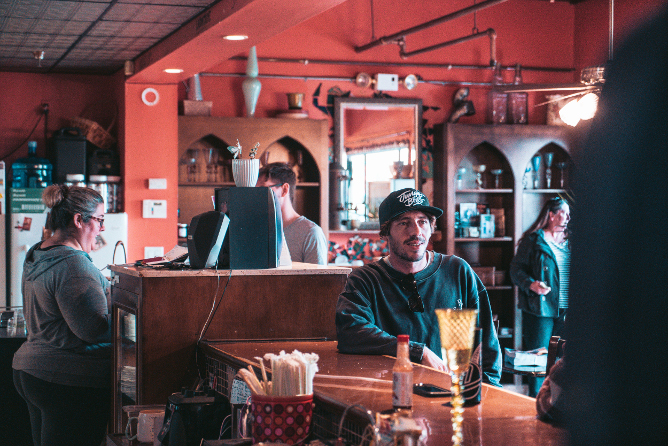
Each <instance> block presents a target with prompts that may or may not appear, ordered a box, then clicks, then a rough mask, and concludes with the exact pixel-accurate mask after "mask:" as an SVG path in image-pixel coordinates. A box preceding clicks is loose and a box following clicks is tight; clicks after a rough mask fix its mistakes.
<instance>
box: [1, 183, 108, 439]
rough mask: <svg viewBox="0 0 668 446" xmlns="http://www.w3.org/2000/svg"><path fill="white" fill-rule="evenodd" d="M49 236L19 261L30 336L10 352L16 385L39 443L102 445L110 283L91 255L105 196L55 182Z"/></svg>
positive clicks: (47, 193)
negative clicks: (18, 347)
mask: <svg viewBox="0 0 668 446" xmlns="http://www.w3.org/2000/svg"><path fill="white" fill-rule="evenodd" d="M42 200H43V201H44V204H46V206H47V207H49V208H51V211H50V213H49V217H48V219H47V227H49V228H51V229H53V231H54V232H53V235H52V236H51V237H50V238H48V239H46V240H44V241H41V242H39V243H37V244H36V245H35V246H33V247H32V248H30V250H29V251H28V253H27V255H26V260H25V263H24V265H23V282H22V287H21V291H22V293H23V311H24V313H25V321H26V329H27V334H28V340H27V341H26V342H25V343H23V345H22V346H21V348H20V349H19V350H18V351H17V352H16V354H15V355H14V361H13V364H12V367H13V369H14V385H15V386H16V389H17V391H18V392H19V394H20V395H21V397H22V398H23V399H24V400H25V401H26V403H27V404H28V410H29V411H30V424H31V427H32V436H33V441H34V443H35V445H36V446H60V445H63V446H71V445H77V446H88V445H90V446H99V445H100V444H101V442H102V440H103V439H104V435H105V433H106V427H107V419H108V418H109V413H110V393H111V389H110V387H111V344H110V342H111V328H110V327H111V325H110V314H109V303H108V300H107V291H108V289H109V281H108V280H107V279H106V278H105V277H104V276H103V275H102V273H100V271H98V269H97V268H96V267H95V266H94V265H93V262H92V260H91V258H90V257H89V256H88V253H89V252H90V251H91V250H92V249H93V246H94V245H95V238H96V237H97V235H98V234H99V233H100V232H101V231H103V230H104V202H103V200H102V196H100V194H99V193H97V192H96V191H94V190H92V189H88V188H85V187H76V186H72V187H67V186H61V185H52V186H49V187H48V188H46V189H45V190H44V193H43V195H42Z"/></svg>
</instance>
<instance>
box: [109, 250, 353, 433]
mask: <svg viewBox="0 0 668 446" xmlns="http://www.w3.org/2000/svg"><path fill="white" fill-rule="evenodd" d="M110 269H111V273H112V289H111V298H112V315H113V339H114V358H113V362H114V368H115V370H114V378H113V379H114V381H113V386H114V402H113V403H114V407H113V423H112V431H113V432H115V433H120V432H122V431H123V428H124V425H123V413H122V406H124V405H145V404H163V403H166V402H167V397H168V396H169V395H170V394H171V393H173V392H178V391H180V390H181V388H182V387H183V386H186V387H191V386H193V385H194V383H195V382H196V380H197V378H198V369H197V366H196V360H197V359H198V358H196V354H195V352H196V346H197V342H198V340H199V339H200V338H201V337H203V338H208V339H225V340H252V339H295V338H309V339H335V338H336V326H335V323H334V315H335V308H336V301H337V298H338V295H339V293H340V292H341V290H342V289H343V286H344V284H345V281H346V278H347V276H348V273H349V272H350V269H349V268H339V267H326V266H318V265H311V264H303V263H294V264H293V265H292V267H281V268H275V269H266V270H232V271H230V270H218V271H217V270H212V269H203V270H189V269H186V270H182V271H181V270H163V269H152V268H145V267H134V266H127V265H126V266H123V265H115V266H113V265H112V266H110ZM205 327H207V328H206V330H205ZM199 359H201V358H199Z"/></svg>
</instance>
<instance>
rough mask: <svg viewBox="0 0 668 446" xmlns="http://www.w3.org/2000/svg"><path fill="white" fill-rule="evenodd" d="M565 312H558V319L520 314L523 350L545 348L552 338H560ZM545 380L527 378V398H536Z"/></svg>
mask: <svg viewBox="0 0 668 446" xmlns="http://www.w3.org/2000/svg"><path fill="white" fill-rule="evenodd" d="M565 317H566V310H565V309H560V310H559V317H540V316H536V315H534V314H531V313H527V312H526V311H523V312H522V339H523V341H524V350H533V349H535V348H540V347H545V348H547V346H548V344H549V343H550V338H551V337H552V336H562V334H563V331H564V319H565ZM544 380H545V378H535V377H529V396H531V397H534V398H535V397H536V395H538V391H539V390H540V386H541V385H542V384H543V381H544Z"/></svg>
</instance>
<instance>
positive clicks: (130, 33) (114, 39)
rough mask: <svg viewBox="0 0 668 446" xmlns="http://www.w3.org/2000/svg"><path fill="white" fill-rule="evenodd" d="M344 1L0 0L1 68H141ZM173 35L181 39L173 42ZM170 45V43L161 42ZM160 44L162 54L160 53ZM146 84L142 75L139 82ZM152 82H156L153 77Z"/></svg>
mask: <svg viewBox="0 0 668 446" xmlns="http://www.w3.org/2000/svg"><path fill="white" fill-rule="evenodd" d="M343 1H344V0H326V1H323V0H318V1H312V0H308V1H303V0H287V1H285V0H284V1H271V0H0V70H2V71H21V72H36V73H82V74H84V73H85V74H112V73H115V72H117V71H118V70H120V69H122V68H123V67H124V64H125V61H137V62H138V63H137V64H138V67H137V68H138V69H144V68H146V67H147V66H148V65H150V64H151V63H154V62H155V60H156V57H151V56H147V54H148V53H149V50H151V51H152V52H156V53H157V54H158V56H157V57H158V58H159V57H162V56H166V54H167V53H169V52H176V47H178V46H181V45H182V44H186V43H192V42H193V41H194V40H196V38H199V37H202V36H200V34H203V33H204V32H205V31H207V29H208V28H213V27H216V26H218V25H219V24H222V23H223V22H225V28H226V29H233V28H234V27H235V26H234V25H232V23H235V24H238V26H236V27H237V28H239V30H240V31H241V32H243V29H241V28H243V26H242V24H243V23H244V22H247V19H248V17H249V15H250V16H251V17H253V19H254V20H253V21H255V22H256V25H257V21H258V16H257V14H262V15H264V16H265V17H268V18H271V17H274V18H275V17H276V16H275V15H274V13H272V11H280V12H281V13H282V14H280V15H283V16H287V17H289V19H288V20H284V21H283V25H282V26H281V27H280V28H281V29H285V28H287V27H289V26H292V25H295V24H297V23H299V21H300V20H304V19H306V18H308V17H310V16H313V15H316V14H318V13H320V12H322V11H324V10H326V9H327V8H329V7H332V6H334V5H335V4H338V3H341V2H343ZM545 1H549V0H545ZM559 1H570V2H571V3H577V2H578V1H582V0H559ZM210 7H211V8H210ZM209 8H210V10H209V11H208V12H206V13H205V14H203V13H204V12H205V11H207V10H208V9H209ZM290 10H292V12H290ZM286 13H287V15H284V14H286ZM196 17H197V19H196V20H193V19H195V18H196ZM276 23H277V21H276V20H274V21H273V22H272V23H271V25H270V26H267V27H265V28H264V30H265V31H266V32H265V33H264V34H266V35H265V36H262V35H258V34H257V30H258V29H260V30H262V29H263V28H262V27H257V26H256V27H255V35H254V36H253V37H251V40H249V41H248V43H247V44H246V45H244V46H238V47H233V48H231V49H229V50H228V54H227V56H228V57H231V56H233V55H235V54H238V53H239V52H241V51H244V50H245V48H246V47H250V46H251V45H254V44H255V43H259V42H261V41H262V40H261V39H262V38H263V37H268V34H272V32H273V33H276V32H280V31H281V29H272V28H276V26H275V24H276ZM278 23H280V22H278ZM188 26H190V27H191V28H193V31H192V32H190V35H188V34H189V33H188V31H187V30H186V29H185V28H187V27H188ZM235 31H236V30H235ZM251 31H252V30H251ZM179 34H181V35H186V36H187V37H183V36H182V37H180V38H179V37H177V36H178V35H179ZM210 36H211V34H209V37H210ZM170 39H171V40H172V43H171V45H170V44H166V42H169V40H170ZM253 39H255V41H253ZM200 41H201V40H200ZM160 45H162V46H163V47H165V49H163V50H160V49H159V47H160ZM156 48H158V49H157V50H156ZM208 49H209V50H211V49H212V48H208ZM191 50H192V46H191ZM216 50H218V48H216ZM36 52H37V53H36ZM41 52H43V53H41ZM42 54H43V58H40V57H41V55H42ZM210 54H211V53H210ZM216 54H218V55H219V56H222V55H223V54H221V53H216ZM142 58H143V59H147V60H144V61H142ZM156 71H158V70H157V69H156ZM194 72H198V71H197V70H194ZM189 75H191V74H186V76H189ZM146 80H149V77H148V76H144V77H143V78H140V79H139V81H146ZM150 80H154V81H159V75H155V76H153V78H152V79H150Z"/></svg>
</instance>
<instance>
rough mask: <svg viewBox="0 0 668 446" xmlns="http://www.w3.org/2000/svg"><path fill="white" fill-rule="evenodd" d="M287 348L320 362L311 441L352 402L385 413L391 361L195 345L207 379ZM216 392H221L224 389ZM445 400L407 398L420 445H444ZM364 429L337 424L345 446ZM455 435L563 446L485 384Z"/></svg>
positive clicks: (354, 415) (314, 347) (560, 433)
mask: <svg viewBox="0 0 668 446" xmlns="http://www.w3.org/2000/svg"><path fill="white" fill-rule="evenodd" d="M294 349H297V350H299V351H301V352H304V353H317V354H318V355H319V356H320V360H319V361H318V367H319V369H320V370H319V372H318V374H317V375H316V378H315V380H314V397H315V412H314V416H313V426H312V431H313V434H314V436H316V437H317V438H318V439H320V440H322V441H324V440H326V439H332V438H335V437H336V433H337V430H338V423H339V421H340V418H341V415H342V413H343V411H344V410H345V408H346V407H349V406H351V405H353V404H360V405H362V406H363V407H364V408H366V409H368V410H371V411H372V412H380V411H383V410H387V409H391V407H392V402H391V400H392V385H391V383H392V366H393V364H394V358H392V357H388V356H366V355H345V354H340V353H338V352H337V350H336V342H335V341H329V342H298V341H296V342H261V343H259V342H248V343H227V342H204V343H202V350H203V352H204V355H205V356H206V357H207V363H208V366H209V373H211V372H212V371H213V373H217V374H219V375H227V377H229V376H230V375H232V376H233V373H234V371H236V370H238V369H239V368H241V367H247V366H248V365H249V364H251V365H254V366H256V368H257V361H256V360H255V359H253V358H254V357H256V356H263V355H264V354H265V353H279V352H280V351H281V350H285V351H286V352H291V351H292V350H294ZM265 364H266V363H265ZM320 375H324V376H320ZM217 378H221V376H218V377H217ZM223 378H224V377H223ZM216 381H217V382H220V381H224V380H219V379H217V380H216ZM414 382H425V383H431V384H436V385H439V386H441V387H449V385H450V378H449V377H448V375H447V374H445V373H442V372H438V371H436V370H434V369H431V368H428V367H423V366H420V365H416V366H415V368H414ZM217 390H218V391H222V392H225V391H229V389H225V388H224V386H223V388H217ZM449 401H450V398H426V397H422V396H418V395H414V397H413V417H414V418H415V419H416V420H417V421H418V423H420V424H421V425H422V426H423V427H424V428H425V429H426V432H427V435H428V438H427V441H426V444H427V445H433V446H442V445H447V444H452V441H451V436H452V425H451V422H450V407H447V406H445V404H446V403H448V402H449ZM366 424H368V417H367V416H366V415H365V412H364V411H362V410H361V409H359V408H351V409H350V410H349V413H348V415H347V416H346V420H345V423H344V438H345V439H346V440H347V441H350V442H351V443H352V444H360V442H361V433H362V432H363V431H364V428H365V427H366ZM463 432H464V444H466V445H541V446H546V445H547V446H549V445H555V446H556V445H561V444H565V443H566V431H565V430H562V429H560V428H557V427H554V426H552V425H550V424H547V423H544V422H542V421H539V420H537V419H536V403H535V399H533V398H529V397H527V396H524V395H520V394H517V393H513V392H509V391H506V390H503V389H501V388H497V387H493V386H490V385H487V384H483V389H482V402H481V403H480V404H478V405H476V406H473V407H467V408H465V410H464V423H463Z"/></svg>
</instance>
